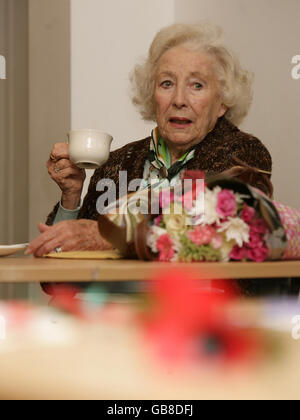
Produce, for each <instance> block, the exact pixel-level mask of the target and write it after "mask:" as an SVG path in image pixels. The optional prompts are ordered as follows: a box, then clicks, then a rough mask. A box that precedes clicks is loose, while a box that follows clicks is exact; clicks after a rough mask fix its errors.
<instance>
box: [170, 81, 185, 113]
mask: <svg viewBox="0 0 300 420" xmlns="http://www.w3.org/2000/svg"><path fill="white" fill-rule="evenodd" d="M186 105H187V101H186V91H185V87H184V86H177V87H176V89H175V91H174V97H173V106H175V107H176V108H182V107H184V106H186Z"/></svg>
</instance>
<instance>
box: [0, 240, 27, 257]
mask: <svg viewBox="0 0 300 420" xmlns="http://www.w3.org/2000/svg"><path fill="white" fill-rule="evenodd" d="M27 245H28V243H27V244H15V245H0V257H7V256H8V255H13V254H16V253H17V252H20V251H22V250H25V249H26V247H27Z"/></svg>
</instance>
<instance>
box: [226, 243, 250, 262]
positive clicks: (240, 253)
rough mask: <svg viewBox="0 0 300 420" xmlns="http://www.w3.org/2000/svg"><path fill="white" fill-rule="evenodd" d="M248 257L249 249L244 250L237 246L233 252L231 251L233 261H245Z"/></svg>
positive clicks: (230, 255)
mask: <svg viewBox="0 0 300 420" xmlns="http://www.w3.org/2000/svg"><path fill="white" fill-rule="evenodd" d="M247 255H248V250H247V248H244V247H243V248H240V247H239V246H238V245H235V246H234V247H233V248H232V250H231V252H230V254H229V257H230V259H232V260H238V261H240V260H245V259H246V258H247Z"/></svg>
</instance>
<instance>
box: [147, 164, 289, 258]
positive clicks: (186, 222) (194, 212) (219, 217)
mask: <svg viewBox="0 0 300 420" xmlns="http://www.w3.org/2000/svg"><path fill="white" fill-rule="evenodd" d="M199 176H201V173H199V172H195V173H192V174H191V173H189V172H187V173H186V175H185V177H184V180H185V179H192V181H193V182H192V185H191V189H190V190H189V191H187V192H184V194H181V195H177V194H176V189H175V190H174V191H173V192H172V193H171V194H168V193H166V192H165V191H161V192H160V194H159V201H160V208H161V214H160V215H159V216H157V217H155V218H154V219H153V220H152V222H151V224H150V226H149V229H148V232H147V239H146V241H147V245H148V247H149V249H150V250H151V253H152V254H153V255H154V256H156V258H157V259H158V260H159V261H176V262H192V261H229V260H237V261H241V260H249V261H256V262H262V261H265V260H266V259H268V258H269V257H271V254H272V250H271V249H270V248H271V247H272V243H273V245H274V239H277V241H278V240H279V243H278V244H277V248H280V250H283V249H284V243H285V235H284V230H283V228H282V226H281V223H280V219H279V217H278V215H277V214H276V210H275V208H274V207H273V206H272V208H271V210H272V216H273V217H272V219H270V218H265V217H263V212H262V208H261V206H260V205H259V200H257V199H255V197H254V195H255V194H257V193H256V192H255V191H254V190H252V189H251V187H248V186H246V185H245V184H242V183H240V182H239V181H237V180H233V179H230V178H223V179H220V178H219V179H218V180H217V179H216V178H215V179H214V180H212V181H210V182H208V183H204V182H203V184H202V188H198V190H197V188H196V180H199V179H200V178H199ZM203 176H204V174H203V175H202V177H203ZM184 180H183V181H184ZM251 190H252V191H251ZM260 198H261V197H260ZM265 200H267V199H265ZM266 203H268V207H269V206H270V203H269V202H268V201H266ZM199 210H200V211H199ZM269 210H270V209H268V213H269ZM279 252H281V251H279ZM277 254H278V253H277Z"/></svg>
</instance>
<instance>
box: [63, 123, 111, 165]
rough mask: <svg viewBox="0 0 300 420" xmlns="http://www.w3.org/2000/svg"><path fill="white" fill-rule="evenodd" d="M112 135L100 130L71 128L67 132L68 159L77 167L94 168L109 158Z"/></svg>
mask: <svg viewBox="0 0 300 420" xmlns="http://www.w3.org/2000/svg"><path fill="white" fill-rule="evenodd" d="M112 140H113V137H112V136H111V135H110V134H108V133H105V132H103V131H100V130H94V129H84V130H72V131H70V132H69V133H68V143H69V155H70V160H71V161H72V162H73V163H75V165H76V166H78V167H79V168H84V169H96V168H99V166H101V165H103V164H104V163H105V162H106V161H107V160H108V158H109V153H110V145H111V142H112Z"/></svg>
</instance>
